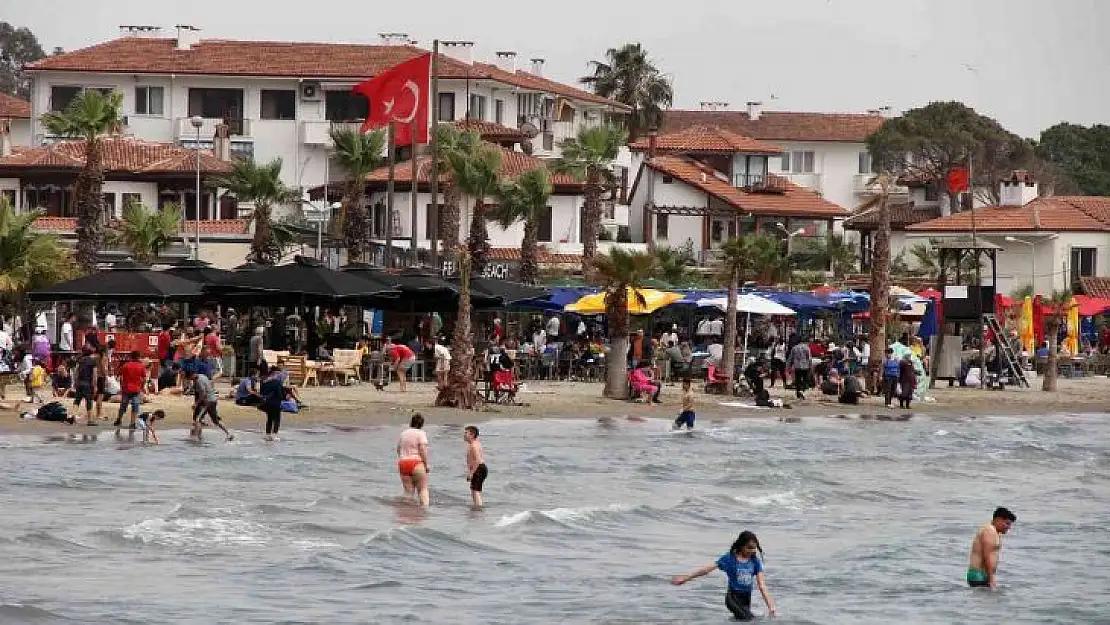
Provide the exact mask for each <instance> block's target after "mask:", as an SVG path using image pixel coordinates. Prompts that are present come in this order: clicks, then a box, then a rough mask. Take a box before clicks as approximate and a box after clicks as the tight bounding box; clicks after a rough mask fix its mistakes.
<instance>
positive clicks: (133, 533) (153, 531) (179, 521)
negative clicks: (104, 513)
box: [108, 506, 340, 550]
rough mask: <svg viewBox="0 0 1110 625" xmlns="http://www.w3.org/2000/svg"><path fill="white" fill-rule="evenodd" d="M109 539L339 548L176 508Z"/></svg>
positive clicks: (202, 546) (180, 545)
mask: <svg viewBox="0 0 1110 625" xmlns="http://www.w3.org/2000/svg"><path fill="white" fill-rule="evenodd" d="M108 535H109V538H116V539H122V540H123V541H124V542H126V543H129V544H138V545H158V546H163V547H173V548H181V549H205V548H213V547H215V548H220V547H264V546H267V545H273V544H283V545H290V546H293V547H295V548H297V549H306V550H309V549H326V548H332V547H339V546H340V545H339V544H338V543H336V542H334V541H330V540H317V539H313V538H303V537H299V536H295V535H294V536H290V535H289V534H288V533H285V532H282V531H281V530H279V529H278V528H274V527H271V526H268V525H265V524H263V523H258V522H255V521H250V520H246V519H241V518H234V517H229V516H197V515H195V511H194V510H192V509H189V508H187V507H183V506H179V507H178V508H177V509H175V511H174V512H171V513H170V514H169V515H167V516H166V517H165V518H155V519H145V520H143V521H139V522H138V523H134V524H132V525H128V526H127V527H124V528H122V529H120V530H116V531H109V532H108Z"/></svg>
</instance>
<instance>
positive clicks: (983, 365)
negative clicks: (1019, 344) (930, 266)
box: [956, 153, 987, 388]
mask: <svg viewBox="0 0 1110 625" xmlns="http://www.w3.org/2000/svg"><path fill="white" fill-rule="evenodd" d="M967 197H968V199H969V200H970V201H969V202H968V205H969V210H970V211H971V246H972V248H973V249H972V251H971V253H972V254H973V255H974V256H973V257H974V258H975V309H976V310H978V311H979V323H978V325H979V388H983V387H984V386H986V382H987V361H986V348H987V346H986V339H987V333H986V332H984V331H983V276H982V274H981V272H980V266H981V265H982V258H981V257H980V256H979V235H978V231H977V229H976V227H975V177H974V176H973V175H972V170H971V154H970V153H968V155H967ZM956 271H957V272H959V271H960V265H959V260H958V259H957V264H956Z"/></svg>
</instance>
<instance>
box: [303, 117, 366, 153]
mask: <svg viewBox="0 0 1110 625" xmlns="http://www.w3.org/2000/svg"><path fill="white" fill-rule="evenodd" d="M332 128H343V129H348V130H358V129H360V128H362V123H361V122H330V121H303V122H301V143H303V144H305V145H322V146H325V147H331V137H330V136H328V133H329V132H331V129H332Z"/></svg>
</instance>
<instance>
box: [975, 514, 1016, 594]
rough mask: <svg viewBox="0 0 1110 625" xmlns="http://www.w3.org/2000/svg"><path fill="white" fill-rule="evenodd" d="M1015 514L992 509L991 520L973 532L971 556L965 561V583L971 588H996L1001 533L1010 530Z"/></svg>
mask: <svg viewBox="0 0 1110 625" xmlns="http://www.w3.org/2000/svg"><path fill="white" fill-rule="evenodd" d="M1016 521H1017V516H1016V515H1015V514H1014V513H1013V512H1010V511H1009V510H1007V509H1006V508H998V509H997V510H995V511H994V516H993V517H992V518H991V522H990V523H987V524H986V525H984V526H983V527H980V528H979V531H978V532H975V538H974V539H972V541H971V556H970V557H969V558H968V563H967V585H968V586H971V587H972V588H997V587H998V578H997V577H996V575H997V573H998V557H999V555H1000V554H1001V553H1002V535H1003V534H1005V533H1006V532H1008V531H1010V527H1012V526H1013V524H1014V522H1016Z"/></svg>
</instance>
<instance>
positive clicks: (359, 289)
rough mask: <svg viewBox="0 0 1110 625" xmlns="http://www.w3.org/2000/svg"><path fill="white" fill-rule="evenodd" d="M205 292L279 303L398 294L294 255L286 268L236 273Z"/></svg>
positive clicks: (380, 297)
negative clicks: (271, 300) (261, 298)
mask: <svg viewBox="0 0 1110 625" xmlns="http://www.w3.org/2000/svg"><path fill="white" fill-rule="evenodd" d="M206 290H208V291H212V292H215V293H218V294H220V295H223V296H229V295H230V296H236V295H255V296H257V295H259V294H265V295H266V296H267V297H268V298H271V297H272V298H277V299H282V300H290V299H295V300H305V299H325V300H346V301H350V302H358V301H375V300H376V301H382V300H385V299H390V298H395V297H397V296H398V295H400V293H399V292H398V291H397V290H396V289H394V288H393V287H391V286H389V285H387V284H384V283H382V282H379V281H377V280H375V279H374V278H373V277H369V276H358V275H355V274H352V273H347V272H342V271H335V270H334V269H330V268H328V267H326V266H324V265H323V264H321V263H320V262H319V261H316V260H314V259H311V258H306V257H303V256H297V257H296V258H295V259H294V261H293V262H292V263H290V264H288V265H276V266H273V267H266V268H264V269H258V270H254V271H237V272H234V273H233V274H231V275H230V276H228V278H227V279H225V280H222V281H220V282H217V283H215V284H210V285H208V287H207V288H206Z"/></svg>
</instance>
